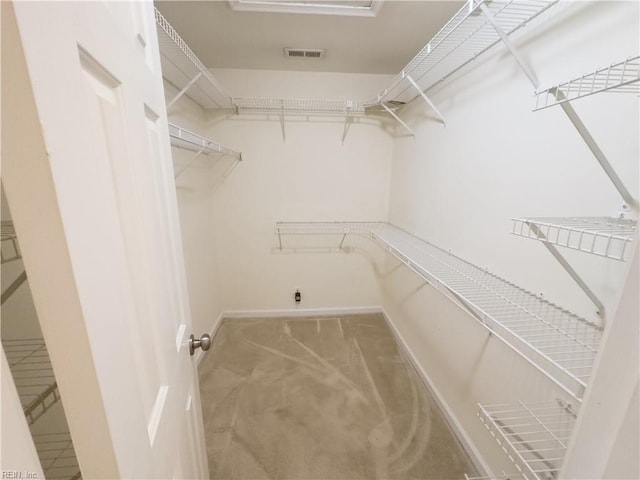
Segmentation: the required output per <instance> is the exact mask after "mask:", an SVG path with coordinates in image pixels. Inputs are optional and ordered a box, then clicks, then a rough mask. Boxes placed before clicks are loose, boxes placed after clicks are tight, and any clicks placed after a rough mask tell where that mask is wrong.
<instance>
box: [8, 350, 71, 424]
mask: <svg viewBox="0 0 640 480" xmlns="http://www.w3.org/2000/svg"><path fill="white" fill-rule="evenodd" d="M2 345H3V347H4V351H5V353H6V355H7V361H8V362H9V369H10V370H11V374H12V375H13V378H14V381H15V384H16V389H17V390H18V396H19V397H20V402H21V403H22V407H23V409H24V414H25V417H26V418H27V422H28V423H29V425H33V423H35V421H36V420H37V419H38V418H40V417H41V416H42V415H44V414H45V413H46V412H47V411H48V410H49V409H50V408H51V407H52V406H53V405H55V403H56V402H57V401H58V400H60V392H59V391H58V384H57V383H56V378H55V376H54V374H53V367H52V366H51V360H50V359H49V353H48V352H47V347H46V345H45V343H44V340H43V339H42V338H35V339H20V340H7V339H3V340H2Z"/></svg>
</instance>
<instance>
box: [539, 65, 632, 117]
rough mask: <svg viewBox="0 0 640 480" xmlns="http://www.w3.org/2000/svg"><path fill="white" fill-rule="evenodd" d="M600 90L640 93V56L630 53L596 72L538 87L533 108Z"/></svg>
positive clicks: (584, 95) (543, 106) (562, 101)
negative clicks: (546, 86) (540, 88)
mask: <svg viewBox="0 0 640 480" xmlns="http://www.w3.org/2000/svg"><path fill="white" fill-rule="evenodd" d="M600 92H611V93H632V94H636V95H638V94H640V56H639V55H636V56H634V57H629V58H627V59H625V60H623V61H621V62H617V63H612V64H611V65H609V66H607V67H603V68H599V69H597V70H596V71H594V72H590V73H586V74H584V75H582V76H579V77H576V78H573V79H571V80H568V81H566V82H563V83H559V84H557V85H554V86H552V87H549V88H546V89H544V90H539V91H536V106H535V108H534V111H538V110H542V109H544V108H548V107H552V106H554V105H558V104H560V103H564V102H570V101H572V100H576V99H578V98H583V97H587V96H589V95H593V94H595V93H600Z"/></svg>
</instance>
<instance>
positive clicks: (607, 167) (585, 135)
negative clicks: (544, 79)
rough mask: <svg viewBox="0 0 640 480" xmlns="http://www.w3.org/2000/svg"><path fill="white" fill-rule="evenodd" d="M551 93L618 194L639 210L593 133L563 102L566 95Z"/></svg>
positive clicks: (568, 105)
mask: <svg viewBox="0 0 640 480" xmlns="http://www.w3.org/2000/svg"><path fill="white" fill-rule="evenodd" d="M551 93H552V94H553V95H554V96H555V97H556V99H557V100H558V101H559V102H561V103H560V106H561V107H562V110H564V113H566V114H567V117H569V120H571V123H573V126H574V127H576V130H577V131H578V133H579V134H580V136H581V137H582V139H583V140H584V142H585V143H586V144H587V146H588V147H589V150H591V153H593V155H594V156H595V157H596V160H597V161H598V163H599V164H600V166H601V167H602V169H603V170H604V172H605V173H606V174H607V176H608V177H609V179H610V180H611V182H612V183H613V185H614V187H615V188H616V190H618V193H620V196H622V199H623V200H624V201H625V203H626V204H627V205H629V206H630V207H632V208H634V209H637V208H638V202H637V201H636V199H635V198H633V196H632V195H631V193H629V190H627V188H626V187H625V186H624V183H622V180H621V179H620V177H619V176H618V174H617V173H616V171H615V170H614V169H613V167H612V166H611V164H610V163H609V160H607V157H606V156H605V155H604V153H603V152H602V150H600V147H599V146H598V144H597V143H596V141H595V140H594V138H593V137H592V136H591V133H589V130H587V127H586V126H585V124H584V123H582V120H580V117H579V116H578V113H577V112H576V111H575V110H574V108H573V107H572V106H571V104H570V102H566V101H563V100H566V98H567V97H565V95H564V93H562V91H560V90H558V89H553V91H552V92H551Z"/></svg>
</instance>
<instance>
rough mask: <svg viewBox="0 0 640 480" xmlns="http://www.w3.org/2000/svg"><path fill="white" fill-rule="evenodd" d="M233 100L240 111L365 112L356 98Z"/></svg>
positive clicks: (238, 98)
mask: <svg viewBox="0 0 640 480" xmlns="http://www.w3.org/2000/svg"><path fill="white" fill-rule="evenodd" d="M232 102H233V104H234V105H235V106H236V108H237V109H238V112H239V113H242V112H258V113H288V114H310V113H315V114H336V115H363V114H364V113H365V107H364V105H363V104H362V103H361V102H359V101H356V100H321V99H301V98H298V99H295V98H241V97H234V98H233V99H232Z"/></svg>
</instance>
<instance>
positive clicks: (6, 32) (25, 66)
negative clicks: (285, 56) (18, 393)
mask: <svg viewBox="0 0 640 480" xmlns="http://www.w3.org/2000/svg"><path fill="white" fill-rule="evenodd" d="M2 10H3V11H2V13H3V34H2V35H3V51H2V57H3V83H2V90H3V91H2V94H3V95H2V97H3V98H2V101H3V103H2V116H3V119H2V120H3V121H2V128H3V132H2V133H3V135H2V137H3V138H2V141H3V145H2V146H3V164H2V167H3V169H2V180H3V183H4V186H5V189H6V193H7V199H8V202H9V206H10V208H11V211H12V213H13V217H14V218H13V219H14V224H15V227H16V231H17V234H18V237H19V238H20V244H21V246H22V251H23V257H24V262H25V267H26V271H27V274H28V276H29V282H30V286H31V289H32V292H33V297H34V302H35V305H36V309H37V311H38V317H39V319H40V322H41V325H42V330H43V334H44V337H45V341H46V343H47V346H48V350H49V353H50V356H51V361H52V363H53V367H54V371H55V373H56V377H57V381H58V385H59V388H60V392H61V395H62V400H63V403H64V406H65V410H66V413H67V417H68V421H69V427H70V430H71V434H72V438H73V441H74V444H75V449H76V453H77V456H78V460H79V463H80V467H81V470H82V473H83V476H84V477H85V478H206V477H208V472H207V466H206V465H207V462H206V456H205V455H206V454H205V448H204V436H203V429H202V418H201V409H200V397H199V391H198V385H197V376H196V371H195V365H194V363H193V360H192V358H193V357H191V356H190V355H189V349H188V345H187V341H188V337H189V335H190V334H191V333H192V332H191V331H190V329H191V320H190V312H189V306H188V303H187V302H188V300H187V289H186V277H185V272H184V262H183V256H182V246H181V239H180V233H179V223H178V213H177V202H176V195H175V186H174V182H173V171H172V165H171V157H170V155H171V153H170V146H169V137H168V130H167V119H166V111H165V105H164V94H163V88H162V80H161V72H160V58H159V52H158V45H157V38H156V33H155V27H154V18H153V6H152V4H151V3H150V2H146V3H142V2H115V1H92V2H38V3H34V2H14V3H13V4H7V3H6V2H2ZM6 27H8V28H6ZM12 32H13V33H12ZM20 40H21V44H22V45H21V46H20ZM7 41H9V44H8V46H7V43H6V42H7ZM21 48H22V49H23V51H21ZM193 333H196V334H198V333H199V332H193Z"/></svg>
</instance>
